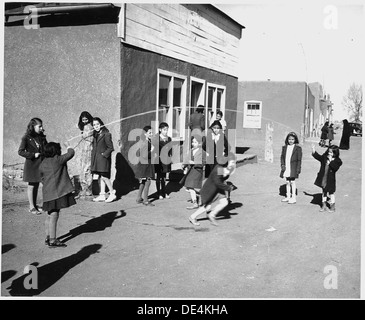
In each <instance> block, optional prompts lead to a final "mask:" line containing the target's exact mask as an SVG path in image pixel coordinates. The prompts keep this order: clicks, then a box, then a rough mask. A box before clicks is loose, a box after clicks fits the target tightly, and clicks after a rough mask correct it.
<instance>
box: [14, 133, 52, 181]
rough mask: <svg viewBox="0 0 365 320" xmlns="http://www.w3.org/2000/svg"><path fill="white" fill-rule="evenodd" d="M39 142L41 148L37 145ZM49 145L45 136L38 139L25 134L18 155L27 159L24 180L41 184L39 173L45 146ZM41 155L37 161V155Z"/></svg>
mask: <svg viewBox="0 0 365 320" xmlns="http://www.w3.org/2000/svg"><path fill="white" fill-rule="evenodd" d="M35 139H38V141H39V147H38V146H37V144H36V140H35ZM46 144H47V140H46V137H45V136H44V135H38V136H37V137H36V138H35V137H32V136H31V135H29V134H25V135H24V136H23V137H22V140H21V142H20V146H19V150H18V154H19V155H20V156H21V157H24V158H25V163H24V171H23V180H24V181H26V182H41V175H40V172H39V166H40V164H41V162H42V159H43V156H42V154H43V150H44V146H45V145H46ZM36 153H40V154H41V156H40V157H38V158H37V159H36V158H35V154H36Z"/></svg>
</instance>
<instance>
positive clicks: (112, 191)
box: [101, 177, 115, 193]
mask: <svg viewBox="0 0 365 320" xmlns="http://www.w3.org/2000/svg"><path fill="white" fill-rule="evenodd" d="M101 179H102V180H104V182H105V184H106V186H107V187H108V189H109V193H115V190H114V188H113V184H112V181H111V180H110V179H109V178H106V177H101ZM104 193H105V192H104Z"/></svg>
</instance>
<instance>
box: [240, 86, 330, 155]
mask: <svg viewBox="0 0 365 320" xmlns="http://www.w3.org/2000/svg"><path fill="white" fill-rule="evenodd" d="M314 89H317V91H315V90H314ZM322 94H323V92H322V87H321V86H320V85H319V84H318V83H316V84H310V85H308V84H307V83H306V82H300V81H298V82H295V81H270V80H268V81H242V82H241V81H240V82H239V85H238V106H237V140H238V141H239V144H240V145H244V146H245V147H246V148H250V149H251V151H250V152H253V153H256V154H257V156H258V158H259V159H265V152H266V151H265V148H266V146H267V143H268V139H271V140H272V141H271V142H270V145H271V146H272V149H273V155H274V160H278V159H279V157H280V153H281V147H282V145H283V144H284V140H285V137H286V135H287V134H288V133H289V132H290V131H294V132H295V133H296V134H297V135H298V137H299V140H300V141H301V143H302V142H303V141H304V139H306V138H309V137H311V136H313V130H314V128H315V124H318V123H319V124H321V123H322V124H323V122H321V121H323V112H322V110H321V105H323V101H326V103H328V101H327V100H325V99H324V98H323V96H322Z"/></svg>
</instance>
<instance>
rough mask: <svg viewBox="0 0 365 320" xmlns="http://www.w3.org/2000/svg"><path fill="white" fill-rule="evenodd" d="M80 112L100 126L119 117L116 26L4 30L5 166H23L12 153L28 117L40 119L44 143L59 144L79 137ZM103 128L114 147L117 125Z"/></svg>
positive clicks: (118, 52) (17, 27)
mask: <svg viewBox="0 0 365 320" xmlns="http://www.w3.org/2000/svg"><path fill="white" fill-rule="evenodd" d="M61 24H62V23H61ZM83 110H87V111H89V112H90V113H91V114H92V115H93V116H99V117H100V118H101V119H102V120H103V121H104V122H105V123H109V122H112V121H114V120H118V119H119V118H120V114H119V112H120V41H119V39H118V38H117V33H116V24H112V23H111V24H107V23H106V24H99V25H73V26H62V25H57V26H47V27H41V28H39V29H35V30H27V29H25V28H24V27H23V26H22V25H17V26H7V27H5V28H4V164H13V163H19V162H24V159H23V158H21V157H19V156H18V154H17V151H18V147H19V143H20V138H21V136H22V135H23V134H24V132H25V130H26V126H27V124H28V122H29V120H30V119H31V118H32V117H40V118H41V119H42V120H43V122H44V128H45V130H46V132H45V134H46V135H47V139H48V141H57V142H61V143H62V142H63V141H65V140H66V139H70V138H72V137H75V136H77V135H78V134H79V129H78V128H77V127H76V125H77V123H78V117H79V115H80V113H81V112H82V111H83ZM108 128H109V129H110V131H111V132H112V134H113V140H114V145H115V147H116V148H117V140H118V137H119V135H120V134H119V122H118V123H117V124H116V125H110V126H108ZM72 142H75V140H73V141H72Z"/></svg>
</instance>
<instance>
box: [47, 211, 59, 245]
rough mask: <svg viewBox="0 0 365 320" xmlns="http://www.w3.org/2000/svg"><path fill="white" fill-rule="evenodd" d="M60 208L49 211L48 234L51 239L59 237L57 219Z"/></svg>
mask: <svg viewBox="0 0 365 320" xmlns="http://www.w3.org/2000/svg"><path fill="white" fill-rule="evenodd" d="M59 212H60V211H59V210H52V211H50V212H48V215H49V224H48V234H49V238H50V240H55V239H56V238H57V221H58V218H59Z"/></svg>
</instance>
